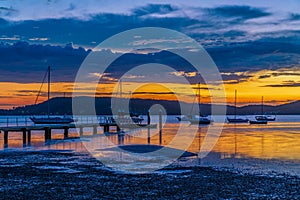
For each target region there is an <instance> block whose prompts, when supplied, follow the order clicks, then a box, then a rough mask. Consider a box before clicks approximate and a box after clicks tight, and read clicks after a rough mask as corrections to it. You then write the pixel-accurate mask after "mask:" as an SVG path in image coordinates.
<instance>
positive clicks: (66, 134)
mask: <svg viewBox="0 0 300 200" xmlns="http://www.w3.org/2000/svg"><path fill="white" fill-rule="evenodd" d="M63 128H64V138H68V137H69V128H68V127H67V126H64V127H63Z"/></svg>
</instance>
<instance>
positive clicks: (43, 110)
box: [0, 97, 300, 115]
mask: <svg viewBox="0 0 300 200" xmlns="http://www.w3.org/2000/svg"><path fill="white" fill-rule="evenodd" d="M74 100H76V101H77V100H79V101H81V102H82V103H81V104H80V106H79V107H78V108H77V109H78V111H79V113H80V114H82V115H88V114H91V112H89V110H88V108H89V107H88V106H87V105H89V104H90V103H91V101H93V100H94V99H93V98H92V97H75V99H74ZM155 104H160V105H162V106H163V107H164V108H165V109H166V112H167V114H169V115H176V114H180V109H183V110H186V112H185V113H188V112H190V108H191V104H188V103H182V104H181V105H182V106H183V107H182V108H181V107H180V105H179V103H178V102H176V101H168V100H153V99H131V100H130V112H132V113H138V114H146V113H147V111H148V110H149V109H150V107H151V106H153V105H155ZM47 105H48V102H47V101H45V102H42V103H40V104H37V105H26V106H22V107H17V108H14V109H11V110H3V109H2V110H0V115H32V114H35V115H39V114H41V115H43V114H47V109H48V107H47ZM50 105H51V114H54V115H63V114H68V115H71V114H72V98H70V97H66V98H64V97H57V98H52V99H50ZM216 107H217V110H218V108H219V107H220V106H218V105H216ZM95 108H96V109H95V110H96V113H97V114H98V115H110V114H111V109H110V108H111V99H110V98H109V97H101V98H96V99H95ZM200 109H201V114H206V115H209V114H211V105H210V104H201V107H200ZM264 112H265V113H269V114H281V115H288V114H300V101H295V102H292V103H288V104H283V105H279V106H270V105H265V106H264ZM227 114H229V115H232V114H234V106H227ZM237 114H238V115H251V114H261V105H247V106H243V107H238V108H237Z"/></svg>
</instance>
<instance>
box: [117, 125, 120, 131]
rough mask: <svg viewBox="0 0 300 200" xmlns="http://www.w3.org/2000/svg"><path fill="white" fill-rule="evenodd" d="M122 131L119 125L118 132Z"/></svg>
mask: <svg viewBox="0 0 300 200" xmlns="http://www.w3.org/2000/svg"><path fill="white" fill-rule="evenodd" d="M120 131H121V128H120V127H119V126H118V125H117V132H118V133H119V132H120Z"/></svg>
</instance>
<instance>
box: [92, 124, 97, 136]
mask: <svg viewBox="0 0 300 200" xmlns="http://www.w3.org/2000/svg"><path fill="white" fill-rule="evenodd" d="M96 134H97V126H96V125H95V126H93V135H96Z"/></svg>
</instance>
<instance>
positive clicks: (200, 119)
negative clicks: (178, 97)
mask: <svg viewBox="0 0 300 200" xmlns="http://www.w3.org/2000/svg"><path fill="white" fill-rule="evenodd" d="M197 89H198V106H199V115H195V116H191V115H190V116H188V121H189V122H190V123H191V124H199V125H200V124H210V123H211V122H212V120H210V119H209V118H208V117H207V115H202V114H201V113H200V83H198V87H197Z"/></svg>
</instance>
